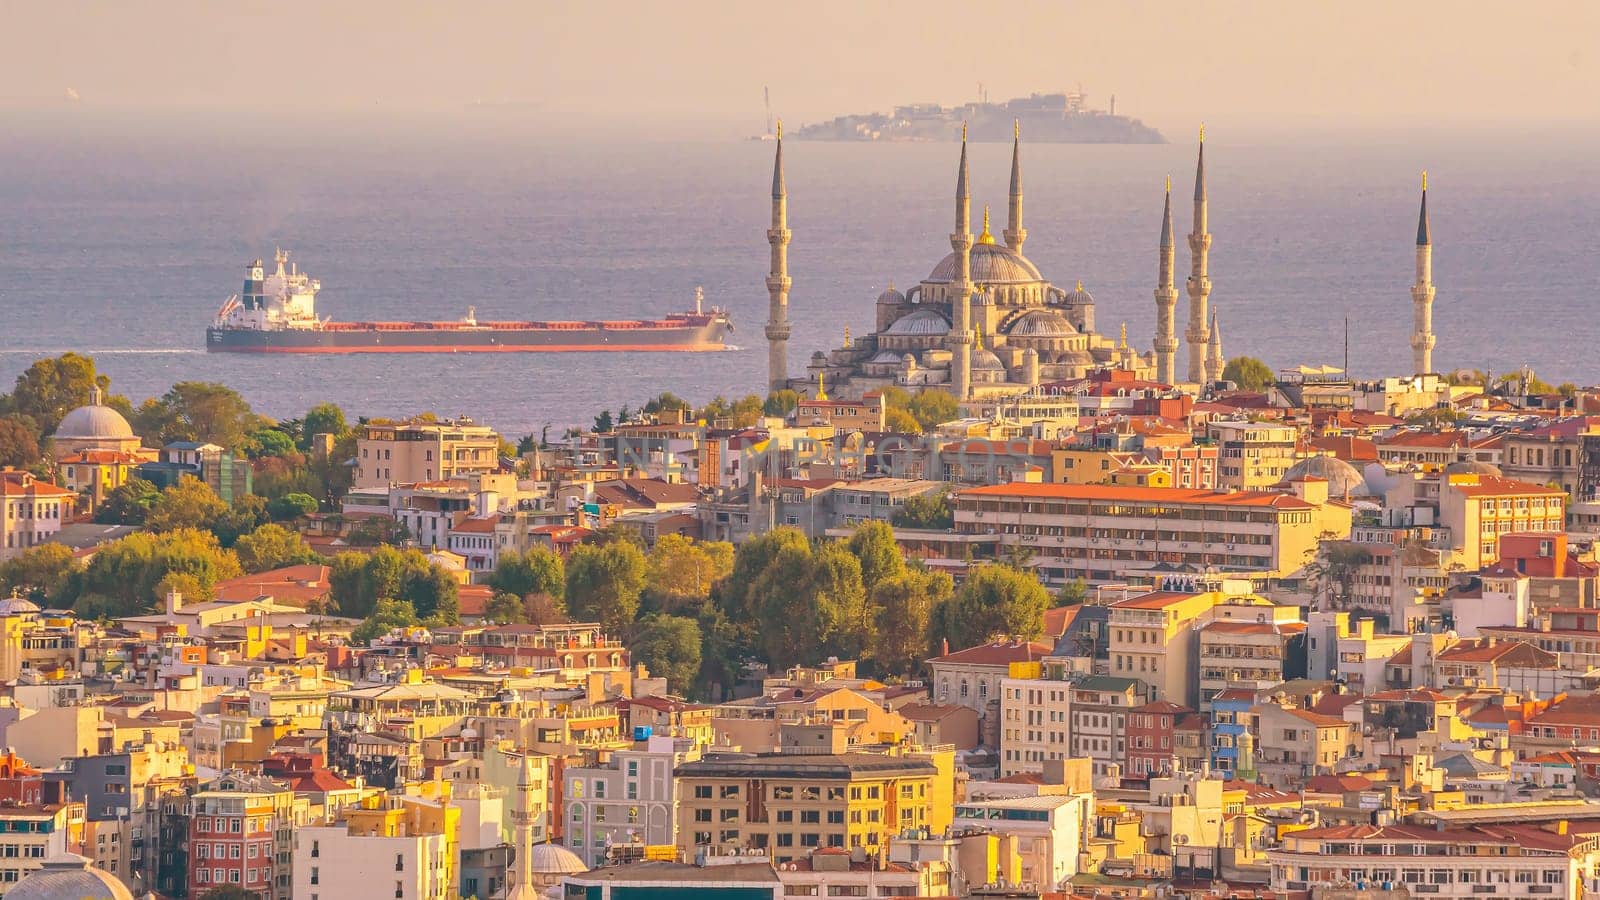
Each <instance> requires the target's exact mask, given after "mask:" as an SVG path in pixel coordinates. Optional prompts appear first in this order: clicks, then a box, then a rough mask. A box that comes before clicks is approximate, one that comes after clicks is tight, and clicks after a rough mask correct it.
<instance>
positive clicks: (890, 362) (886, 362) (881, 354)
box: [868, 350, 904, 366]
mask: <svg viewBox="0 0 1600 900" xmlns="http://www.w3.org/2000/svg"><path fill="white" fill-rule="evenodd" d="M902 359H904V357H903V356H902V355H901V354H900V353H897V352H896V351H894V350H879V351H878V355H877V356H874V357H873V358H872V359H870V360H868V362H869V363H873V364H876V365H880V366H898V365H900V361H901V360H902Z"/></svg>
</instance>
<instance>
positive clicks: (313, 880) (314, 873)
mask: <svg viewBox="0 0 1600 900" xmlns="http://www.w3.org/2000/svg"><path fill="white" fill-rule="evenodd" d="M319 876H320V873H319V871H318V869H317V867H316V866H312V867H311V883H312V884H321V883H322V882H321V881H320V880H318V879H319Z"/></svg>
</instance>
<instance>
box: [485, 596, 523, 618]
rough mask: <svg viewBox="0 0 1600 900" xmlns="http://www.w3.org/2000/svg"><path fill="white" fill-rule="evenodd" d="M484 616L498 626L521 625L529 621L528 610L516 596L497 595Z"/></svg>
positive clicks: (490, 601) (492, 598)
mask: <svg viewBox="0 0 1600 900" xmlns="http://www.w3.org/2000/svg"><path fill="white" fill-rule="evenodd" d="M483 615H484V618H486V619H488V620H489V621H490V622H493V623H494V624H496V625H520V624H522V623H524V622H526V621H528V609H527V607H526V606H525V605H523V601H522V598H521V597H519V596H517V595H516V594H495V595H494V596H493V597H491V598H490V599H489V605H488V606H487V607H485V608H484V611H483Z"/></svg>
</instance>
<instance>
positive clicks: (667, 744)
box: [561, 736, 700, 866]
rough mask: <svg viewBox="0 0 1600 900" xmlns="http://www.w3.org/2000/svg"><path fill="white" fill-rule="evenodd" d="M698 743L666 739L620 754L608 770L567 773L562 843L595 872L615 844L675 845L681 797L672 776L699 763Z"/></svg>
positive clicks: (642, 743)
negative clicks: (680, 767)
mask: <svg viewBox="0 0 1600 900" xmlns="http://www.w3.org/2000/svg"><path fill="white" fill-rule="evenodd" d="M699 756H700V752H699V745H698V744H696V743H695V742H694V741H688V740H679V739H677V738H673V737H668V736H662V737H654V736H652V737H650V738H648V739H647V740H645V741H640V742H635V749H632V750H618V751H615V752H614V753H612V754H611V759H610V761H609V762H608V763H607V764H606V765H604V766H592V767H580V768H568V769H566V770H564V771H563V772H562V776H561V777H562V782H563V785H564V790H563V793H562V797H563V799H564V801H565V805H566V812H567V823H566V827H565V828H563V829H562V832H561V833H562V843H563V844H565V845H566V847H567V848H568V849H569V850H571V851H572V852H573V853H576V854H577V855H578V857H579V858H580V859H582V860H584V861H585V862H586V863H588V864H589V865H590V866H600V865H602V864H603V863H604V862H605V860H606V849H607V848H608V847H610V846H612V845H614V844H628V843H635V842H637V843H642V844H645V845H647V846H663V845H667V844H676V843H677V842H678V841H677V837H678V835H677V829H678V800H679V798H678V791H677V787H678V785H677V782H676V780H675V779H674V778H673V776H672V773H673V770H674V769H676V768H677V767H678V766H680V765H682V764H683V763H686V762H690V761H693V760H695V759H698V758H699Z"/></svg>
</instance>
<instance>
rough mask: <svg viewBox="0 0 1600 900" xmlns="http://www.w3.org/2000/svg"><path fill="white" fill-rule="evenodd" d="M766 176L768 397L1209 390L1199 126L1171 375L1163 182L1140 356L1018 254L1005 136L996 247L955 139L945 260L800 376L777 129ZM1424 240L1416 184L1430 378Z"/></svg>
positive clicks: (1419, 366) (1017, 186)
mask: <svg viewBox="0 0 1600 900" xmlns="http://www.w3.org/2000/svg"><path fill="white" fill-rule="evenodd" d="M777 137H778V140H777V149H776V154H775V157H774V160H773V169H772V221H771V226H770V227H769V228H768V229H767V243H768V244H769V245H770V247H771V252H772V259H771V269H770V272H769V274H768V275H767V293H768V320H767V326H766V337H767V347H768V359H767V373H768V378H767V381H768V389H769V390H772V391H776V390H781V389H783V388H792V389H796V390H799V391H802V392H806V393H812V392H816V393H817V394H819V395H820V394H822V393H823V392H824V391H825V392H826V393H827V394H830V395H832V396H833V397H834V398H836V399H858V398H860V397H861V395H862V394H864V393H866V392H868V391H872V390H877V389H880V388H884V387H889V386H899V387H904V388H909V389H916V388H920V387H924V386H928V387H937V388H940V389H943V390H946V391H949V392H950V393H952V394H954V395H955V396H956V397H957V399H959V400H963V401H975V400H983V399H989V398H996V397H1004V396H1010V395H1019V394H1025V393H1029V392H1032V391H1036V390H1037V389H1038V388H1039V387H1040V385H1049V384H1051V383H1056V382H1063V381H1069V380H1073V379H1079V378H1083V377H1084V376H1086V375H1087V374H1088V373H1089V372H1090V371H1092V370H1096V369H1108V368H1109V369H1126V370H1131V371H1133V372H1134V373H1136V374H1135V377H1136V378H1138V379H1141V380H1153V381H1156V382H1159V383H1161V384H1167V385H1174V386H1181V387H1183V388H1184V389H1186V390H1192V391H1194V392H1197V393H1199V392H1202V391H1204V390H1205V389H1206V388H1207V387H1208V386H1210V385H1215V384H1217V383H1218V382H1220V381H1221V380H1222V372H1223V369H1224V366H1225V360H1226V357H1225V356H1224V355H1223V352H1222V331H1221V328H1220V327H1219V325H1218V321H1217V316H1216V311H1215V310H1214V309H1211V308H1210V305H1209V303H1210V296H1211V278H1210V274H1209V260H1210V254H1211V234H1210V232H1209V231H1208V230H1207V227H1208V201H1207V196H1206V156H1205V129H1204V128H1201V130H1200V143H1199V149H1198V153H1197V158H1196V162H1195V177H1194V207H1193V219H1192V222H1193V226H1192V228H1191V231H1190V233H1189V234H1188V235H1187V238H1186V243H1187V245H1188V248H1189V261H1190V270H1189V275H1188V277H1187V278H1186V279H1185V283H1184V292H1185V294H1186V295H1187V297H1188V301H1189V302H1188V322H1187V325H1186V327H1185V328H1184V331H1183V335H1182V344H1183V346H1185V347H1186V349H1187V351H1188V352H1187V366H1186V369H1185V371H1184V373H1183V374H1182V375H1181V376H1180V374H1179V373H1178V370H1177V352H1178V349H1179V346H1180V340H1179V335H1178V333H1177V322H1176V314H1177V304H1178V290H1177V286H1176V285H1175V284H1174V279H1175V274H1176V272H1175V270H1176V248H1177V242H1176V240H1175V239H1174V234H1173V223H1172V183H1171V180H1170V179H1169V180H1168V182H1167V190H1166V203H1165V208H1164V210H1163V213H1162V221H1161V237H1160V243H1159V249H1158V255H1157V273H1158V274H1157V281H1156V288H1155V291H1154V297H1155V307H1156V308H1155V312H1156V321H1155V326H1156V327H1155V339H1154V341H1153V342H1152V343H1153V348H1152V349H1151V350H1150V351H1148V352H1145V353H1139V352H1137V351H1135V350H1133V349H1131V348H1129V346H1128V339H1127V329H1126V326H1124V328H1123V331H1122V335H1121V337H1120V339H1119V340H1112V339H1111V338H1109V337H1107V336H1105V335H1102V334H1100V333H1099V332H1097V331H1096V330H1095V309H1094V307H1095V303H1094V297H1093V296H1091V295H1090V294H1089V292H1088V291H1086V290H1084V288H1083V284H1082V283H1081V282H1079V283H1078V284H1077V285H1076V286H1075V287H1074V288H1073V289H1072V290H1070V291H1068V290H1064V289H1062V288H1059V287H1057V286H1056V285H1054V284H1052V283H1051V282H1050V281H1049V280H1047V279H1046V278H1045V277H1044V275H1043V274H1041V273H1040V271H1039V269H1038V267H1037V266H1035V265H1034V264H1033V263H1032V262H1031V261H1029V259H1028V258H1027V257H1026V256H1024V255H1023V253H1022V247H1023V243H1024V242H1025V241H1026V240H1027V238H1028V231H1027V229H1026V228H1024V227H1023V224H1022V139H1021V134H1020V133H1014V134H1013V141H1012V146H1011V190H1010V197H1009V201H1010V202H1009V204H1008V208H1007V215H1006V227H1005V229H1004V230H1003V231H1002V232H1001V233H1000V236H999V238H998V239H996V236H995V235H994V233H993V232H992V231H991V230H990V223H989V212H988V209H987V208H985V209H984V211H983V230H982V231H981V232H980V233H979V234H978V235H977V236H976V237H974V236H973V234H972V193H971V190H970V189H969V186H968V185H969V178H968V174H967V142H966V133H965V129H963V132H962V141H961V161H960V164H959V168H958V170H957V173H956V191H955V225H954V228H953V229H952V231H951V234H950V252H949V253H948V254H947V255H946V256H945V257H944V258H943V259H941V260H940V261H939V263H938V265H936V266H934V267H933V271H932V272H931V273H929V275H928V276H927V277H926V278H924V279H923V280H922V281H921V282H919V283H917V284H916V285H914V286H913V287H911V288H910V289H909V290H906V291H905V292H904V293H902V292H900V291H898V290H895V289H894V286H893V284H892V283H891V285H890V287H889V289H888V290H886V291H884V292H883V293H882V294H880V295H879V296H878V300H877V306H876V316H875V320H874V329H873V331H872V333H871V334H867V335H863V336H861V337H859V338H858V339H856V340H855V341H851V339H850V333H849V330H848V329H846V331H845V337H844V346H842V347H837V348H835V349H833V350H830V351H827V352H823V351H817V352H816V353H814V354H812V356H811V360H810V362H809V364H808V365H807V367H806V372H805V374H804V376H802V377H798V378H795V377H791V376H790V373H789V362H788V352H789V350H788V347H789V337H790V335H791V333H792V329H791V326H790V324H789V288H790V287H791V284H792V282H791V279H790V277H789V241H790V238H791V236H792V235H791V232H790V231H789V227H788V191H787V188H786V186H785V184H784V178H783V133H782V128H781V127H780V128H779V130H778V135H777ZM1431 263H1432V241H1431V240H1430V239H1429V236H1428V230H1427V179H1426V173H1424V177H1423V204H1422V212H1421V216H1420V221H1419V224H1418V233H1417V278H1416V283H1415V284H1414V285H1413V287H1412V291H1411V294H1412V298H1413V303H1414V306H1415V318H1414V323H1413V331H1412V338H1411V345H1412V347H1413V349H1414V351H1415V369H1416V371H1417V373H1419V374H1422V373H1427V372H1430V371H1431V370H1432V349H1433V346H1434V337H1433V322H1432V306H1433V296H1434V294H1433V286H1432V265H1431Z"/></svg>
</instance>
